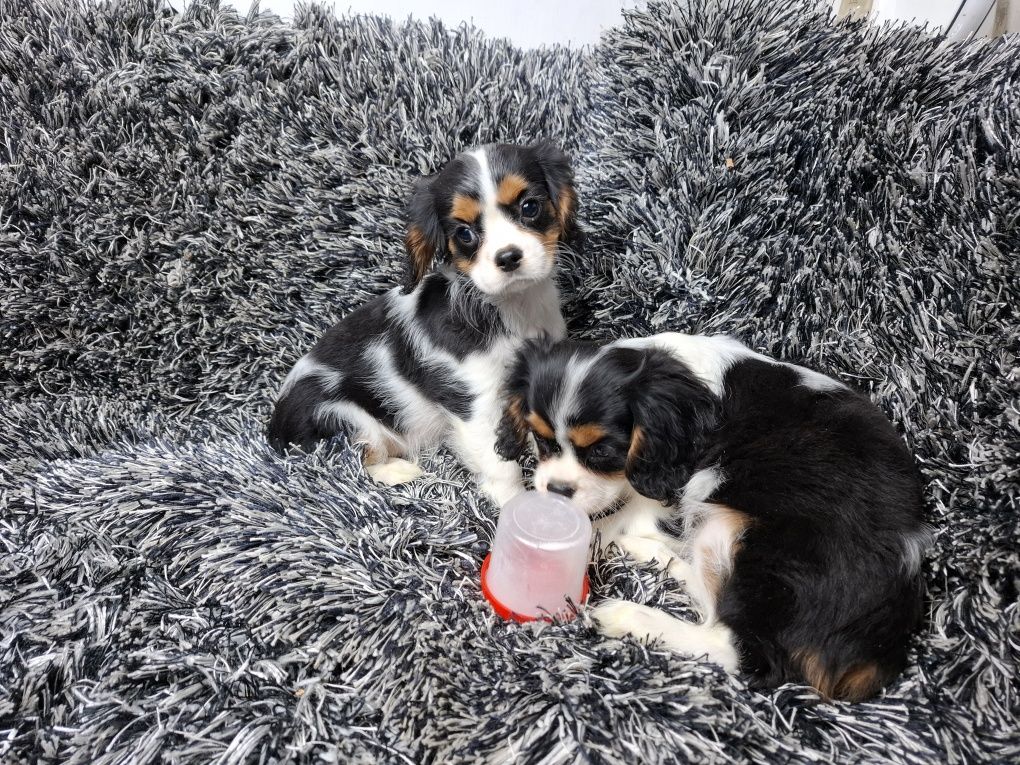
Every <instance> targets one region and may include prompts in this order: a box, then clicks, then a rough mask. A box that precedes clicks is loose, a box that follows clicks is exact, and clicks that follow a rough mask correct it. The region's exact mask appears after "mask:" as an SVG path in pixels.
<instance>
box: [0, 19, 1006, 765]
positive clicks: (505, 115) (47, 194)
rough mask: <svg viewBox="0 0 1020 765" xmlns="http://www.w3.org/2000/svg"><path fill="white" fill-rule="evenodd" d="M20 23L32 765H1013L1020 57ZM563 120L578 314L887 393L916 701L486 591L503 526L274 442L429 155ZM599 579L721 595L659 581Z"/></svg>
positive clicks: (387, 272)
mask: <svg viewBox="0 0 1020 765" xmlns="http://www.w3.org/2000/svg"><path fill="white" fill-rule="evenodd" d="M68 5H71V6H72V7H71V8H65V7H63V4H60V3H56V2H50V3H42V2H36V1H34V0H0V131H2V134H0V137H2V140H0V385H2V392H3V401H2V407H0V760H2V761H3V762H4V763H7V762H11V763H14V762H24V763H36V762H38V763H64V762H67V763H80V764H81V765H86V764H87V763H94V764H96V765H113V764H114V763H148V762H153V763H155V762H172V763H207V762H218V763H242V762H259V763H271V762H280V763H283V762H404V763H409V762H435V763H457V762H475V761H489V762H502V761H515V762H528V763H560V762H563V763H566V762H657V761H687V762H739V761H754V762H759V763H787V762H796V763H816V762H873V761H879V760H888V761H893V762H904V763H918V764H919V765H920V764H921V763H932V762H943V761H950V762H973V761H987V762H1007V761H1017V758H1020V732H1018V723H1017V720H1018V718H1020V687H1018V679H1017V678H1018V664H1020V661H1018V652H1020V636H1018V632H1020V630H1018V627H1020V607H1018V603H1017V593H1018V583H1020V557H1018V539H1020V456H1018V455H1020V423H1018V419H1020V400H1018V399H1020V373H1018V371H1017V366H1018V357H1020V329H1018V324H1020V318H1018V311H1020V275H1018V271H1020V268H1018V263H1017V260H1018V253H1020V40H1017V39H1015V38H1014V39H1012V40H1010V39H1005V38H1003V39H998V40H994V41H986V42H976V43H970V44H967V43H950V42H947V41H945V40H943V39H940V38H938V37H935V36H931V35H930V34H928V33H926V32H924V31H921V30H908V29H899V30H893V31H885V32H883V31H879V30H875V29H873V28H870V27H868V26H866V25H864V24H861V23H856V22H855V23H833V22H832V21H831V20H830V19H829V18H828V17H827V14H826V12H825V11H824V10H820V9H817V8H816V7H814V6H813V5H811V4H809V3H806V0H793V1H791V2H787V3H783V2H773V1H771V0H765V1H759V0H726V1H725V2H710V3H702V2H697V3H692V5H693V6H695V8H694V9H687V8H686V5H682V6H677V5H675V4H672V3H667V4H661V5H660V4H653V5H652V6H651V7H650V8H649V9H648V10H647V11H645V12H641V13H635V14H632V15H630V16H629V17H628V19H627V22H626V24H625V26H623V27H622V28H620V29H617V30H613V31H611V32H610V33H609V34H607V36H606V37H605V38H604V39H603V40H602V42H601V43H600V44H599V45H598V46H597V47H595V48H594V49H593V50H589V51H583V52H578V51H569V50H564V49H552V50H545V51H533V52H523V53H522V52H520V51H518V50H516V49H515V48H513V47H512V46H510V45H508V44H506V43H503V42H500V41H495V40H489V39H485V38H484V37H482V36H480V35H479V34H478V33H476V32H473V31H471V30H466V29H461V30H452V31H451V30H445V29H443V28H442V27H440V26H438V25H437V24H411V25H408V26H401V25H394V24H392V23H390V22H387V21H383V20H379V19H375V18H358V19H348V20H337V19H336V18H334V17H333V16H332V15H331V14H328V13H325V12H322V11H319V10H316V9H314V8H311V9H306V10H304V11H303V12H301V13H299V15H298V18H297V20H296V21H295V22H294V23H293V24H292V25H290V24H284V23H282V22H280V21H279V20H277V19H275V18H273V17H266V16H263V17H252V18H249V19H244V18H239V17H238V16H237V15H236V14H235V13H234V12H233V11H231V10H227V9H223V10H220V9H218V8H217V7H215V6H207V5H199V6H198V7H193V8H191V9H189V10H188V11H186V12H184V13H183V14H176V13H174V12H172V11H171V10H169V9H168V8H167V7H166V6H163V5H161V4H159V3H157V2H154V1H153V2H150V3H142V2H134V3H127V2H121V3H112V4H107V5H103V6H101V7H99V8H91V9H90V8H87V7H85V6H79V5H78V4H77V3H75V4H68ZM538 136H550V137H553V138H555V139H556V140H558V141H559V142H560V143H561V144H562V145H563V146H564V148H565V149H566V150H567V151H568V152H570V153H571V154H572V156H573V157H574V160H575V164H576V168H577V172H578V178H579V184H580V187H579V195H580V199H581V205H582V207H581V216H582V219H583V220H584V221H586V224H587V228H588V230H589V241H588V245H587V255H586V256H585V257H583V258H582V259H581V260H580V261H579V262H577V263H574V264H568V266H567V267H566V268H565V269H564V271H565V273H564V275H563V282H564V286H565V295H566V298H567V308H566V310H567V314H568V318H569V320H570V322H571V329H572V332H573V333H574V334H575V335H578V336H589V337H612V336H620V335H629V334H639V333H647V332H652V331H661V330H664V329H675V330H681V331H697V332H728V333H731V334H734V335H736V336H737V337H739V338H741V339H742V340H744V341H745V342H748V343H749V344H750V345H752V346H753V347H755V348H756V349H758V350H760V351H763V352H765V353H768V354H771V355H774V356H778V357H781V358H784V359H788V360H795V361H803V362H806V363H808V364H810V365H813V366H816V367H818V368H820V369H823V370H826V371H829V372H832V373H834V374H836V375H838V376H840V377H842V378H843V379H844V380H847V381H851V382H854V383H856V384H857V385H859V386H861V387H862V388H863V389H865V390H867V391H868V392H869V393H870V394H871V396H872V398H873V399H874V400H875V401H876V402H877V403H878V404H879V405H880V406H882V407H883V409H884V410H885V411H886V412H887V413H888V415H889V416H890V417H891V418H892V420H893V421H894V422H895V423H896V425H897V427H898V428H899V429H900V431H901V432H902V433H903V435H904V438H905V439H906V441H907V443H908V444H909V445H910V447H911V448H912V449H913V450H914V452H915V453H916V455H917V459H918V461H919V464H920V465H921V467H922V470H923V472H924V476H925V478H926V480H927V482H928V486H927V494H926V498H927V513H928V520H929V521H930V523H931V524H932V525H933V526H934V527H935V529H936V531H937V533H936V543H935V545H934V547H933V549H931V550H930V551H929V553H928V555H927V559H926V563H925V567H926V572H927V582H928V590H929V594H930V606H929V609H928V619H927V621H926V624H925V626H924V628H923V630H922V631H921V633H920V634H919V635H918V638H917V640H916V644H915V648H914V650H913V653H912V660H911V664H910V667H909V669H908V671H907V672H906V673H905V674H904V675H903V676H902V677H901V678H899V679H898V680H897V681H896V682H894V683H893V684H892V685H891V687H890V688H889V689H888V691H887V692H886V693H885V694H884V695H883V696H882V697H880V698H878V699H876V700H874V701H871V702H867V703H862V704H858V705H845V704H829V703H821V702H819V701H818V699H817V697H816V696H815V695H814V694H813V693H811V692H810V691H809V690H807V689H805V688H803V687H799V686H786V687H783V688H780V689H777V690H776V691H774V692H772V693H769V694H761V693H755V692H751V691H749V690H747V689H746V688H745V686H744V684H743V683H742V682H741V680H740V679H739V678H735V677H730V676H727V675H725V674H724V673H723V672H721V671H720V670H718V668H716V667H713V666H712V665H709V664H706V663H702V662H697V661H692V660H689V659H685V658H683V657H679V656H675V655H671V654H669V653H667V652H665V651H664V650H662V649H661V648H659V647H657V646H655V645H651V646H647V645H645V644H642V643H639V642H636V641H633V640H626V641H614V640H606V639H603V638H601V637H600V636H599V634H598V633H597V632H596V630H595V629H594V628H593V626H592V623H591V620H590V619H589V618H588V617H587V616H586V615H585V614H582V615H581V617H580V618H579V619H577V620H575V621H573V622H570V623H567V624H562V625H546V626H544V627H536V626H518V625H514V624H506V623H503V622H501V621H500V620H499V619H497V618H496V617H495V616H494V615H493V614H492V613H491V612H490V609H489V608H488V606H487V605H486V604H485V602H484V601H483V600H482V598H481V596H480V593H479V586H478V570H479V565H480V562H481V560H482V557H483V555H484V553H485V552H486V549H487V546H488V540H489V539H490V538H491V534H492V532H493V528H494V519H495V510H494V508H492V507H491V506H489V505H488V504H487V503H486V501H485V500H484V499H483V498H482V497H481V496H480V495H479V493H478V492H477V491H476V490H475V489H474V488H473V486H472V485H471V483H470V479H469V477H468V476H466V475H465V474H464V473H463V471H462V470H460V469H459V468H458V467H457V466H456V465H455V464H454V463H453V461H452V460H451V459H450V458H449V456H447V455H445V454H442V453H440V454H438V455H436V456H435V457H434V458H433V459H431V460H430V461H428V462H427V464H426V469H427V475H426V477H425V478H423V479H421V480H419V481H416V482H414V483H412V484H409V485H406V486H403V487H399V488H397V489H386V488H381V487H377V486H375V485H373V484H372V483H371V482H370V481H369V480H368V479H367V478H366V476H365V475H364V473H363V471H362V470H361V468H360V465H359V463H358V460H357V459H356V457H355V456H354V454H353V452H352V451H351V450H350V449H349V448H347V446H346V445H345V444H344V443H342V441H341V442H338V443H336V444H334V445H333V447H332V448H327V449H322V450H320V451H318V452H317V453H316V454H314V455H312V456H310V457H307V458H290V459H286V460H284V459H281V458H279V457H277V456H276V455H275V454H274V453H272V452H271V450H270V449H269V448H268V446H267V444H266V441H265V438H264V436H263V426H264V423H265V421H266V419H267V417H268V413H269V410H270V406H271V400H272V397H273V395H274V393H275V390H276V389H277V387H278V385H279V383H280V381H281V379H282V377H283V376H284V374H285V373H286V371H287V369H288V368H289V366H290V365H291V364H293V362H294V361H295V360H296V359H297V358H298V357H299V356H300V355H301V354H302V353H303V352H304V351H306V350H307V349H308V348H309V347H310V345H311V344H312V343H313V341H314V340H315V339H316V337H317V336H318V334H319V333H320V332H321V331H322V330H323V329H324V328H326V327H327V326H329V325H330V324H331V323H333V322H334V321H335V320H336V319H338V318H339V317H340V316H342V315H344V314H345V313H347V312H348V311H350V310H351V309H352V308H354V307H355V306H357V305H359V304H361V303H362V302H364V301H365V300H366V299H368V298H369V296H371V295H374V294H377V293H379V292H380V291H382V290H384V289H385V288H387V287H388V286H390V285H392V284H393V283H395V282H396V281H397V279H398V278H399V275H400V273H401V271H402V268H403V260H402V247H401V233H402V232H401V210H402V205H403V200H404V199H405V197H406V194H407V192H408V189H409V187H410V180H411V178H412V177H413V176H415V175H419V174H421V173H424V172H430V171H432V170H434V169H436V168H438V167H439V166H440V165H441V164H442V163H443V162H444V161H445V160H447V159H448V158H449V157H451V156H452V155H453V154H454V153H455V152H456V151H458V150H460V149H462V148H464V147H467V146H470V145H473V144H477V143H481V142H486V141H494V140H501V141H528V140H532V139H534V138H536V137H538ZM592 584H593V593H594V597H595V598H602V597H605V596H616V597H627V598H631V599H635V600H639V601H642V602H647V603H651V604H656V605H660V606H662V607H664V608H666V609H668V610H671V611H672V612H674V613H676V614H679V615H684V614H689V611H688V610H687V601H686V600H685V597H684V594H683V590H682V587H681V586H679V585H678V584H677V583H675V582H671V581H668V580H666V579H664V578H663V577H661V576H658V575H656V574H655V573H654V572H653V571H652V570H651V569H649V568H647V567H642V566H638V565H635V564H633V563H632V562H629V561H626V560H621V559H618V558H616V559H612V560H609V561H600V562H598V563H596V564H595V565H594V566H593V569H592Z"/></svg>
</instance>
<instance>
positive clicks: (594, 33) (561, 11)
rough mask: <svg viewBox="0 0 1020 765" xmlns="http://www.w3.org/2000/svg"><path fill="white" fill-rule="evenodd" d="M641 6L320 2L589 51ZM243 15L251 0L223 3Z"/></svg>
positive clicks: (274, 5)
mask: <svg viewBox="0 0 1020 765" xmlns="http://www.w3.org/2000/svg"><path fill="white" fill-rule="evenodd" d="M640 2H641V0H544V1H543V0H509V1H507V0H504V1H503V2H498V3H493V2H477V0H474V2H472V0H431V1H430V0H324V2H323V4H325V5H330V4H332V5H333V6H334V7H335V8H336V11H337V14H338V15H339V14H341V13H343V12H345V11H351V12H353V13H379V14H384V15H386V16H391V17H393V18H395V19H401V20H402V19H405V18H407V17H408V16H414V17H416V18H421V19H427V18H429V17H431V16H438V17H439V18H440V19H442V20H443V21H444V22H445V23H446V24H447V25H449V26H456V25H458V24H460V23H461V22H464V21H469V22H472V23H473V24H474V25H475V26H476V27H479V28H480V29H482V30H484V31H485V32H486V34H488V35H490V36H492V37H508V38H510V39H511V40H513V42H514V43H515V44H517V45H518V46H520V47H524V48H533V47H538V46H540V45H550V44H552V43H568V44H571V45H575V46H581V45H588V44H592V43H595V42H596V41H597V40H598V37H599V34H600V33H601V31H602V30H603V29H605V28H606V27H610V26H613V25H615V24H618V23H619V22H620V20H621V18H622V17H621V9H622V8H634V7H636V6H638V5H639V4H640ZM227 4H229V5H233V6H234V7H235V8H237V9H238V10H240V11H243V12H245V13H246V12H247V11H248V9H249V8H250V7H251V5H252V0H227ZM294 4H295V3H294V0H260V2H259V8H260V9H261V10H263V11H272V12H273V13H275V14H277V15H278V16H281V17H283V18H292V17H293V15H294Z"/></svg>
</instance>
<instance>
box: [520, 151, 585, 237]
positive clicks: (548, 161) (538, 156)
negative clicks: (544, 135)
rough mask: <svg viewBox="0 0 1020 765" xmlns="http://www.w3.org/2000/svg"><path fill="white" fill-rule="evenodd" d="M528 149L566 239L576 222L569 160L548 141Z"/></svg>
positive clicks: (575, 207)
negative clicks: (543, 179) (536, 165)
mask: <svg viewBox="0 0 1020 765" xmlns="http://www.w3.org/2000/svg"><path fill="white" fill-rule="evenodd" d="M528 148H529V149H530V150H531V153H532V155H533V156H534V157H535V160H536V161H537V162H538V164H539V166H540V167H541V168H542V172H543V174H544V175H545V183H546V186H548V187H549V198H550V199H551V200H552V203H553V206H554V207H555V208H556V217H557V219H558V220H559V223H560V228H561V229H563V238H564V239H568V238H570V237H572V236H573V235H574V233H575V229H576V221H577V194H576V193H575V192H574V171H573V170H572V169H571V167H570V160H569V159H568V158H567V155H566V154H564V153H563V152H562V151H560V149H559V148H558V147H557V146H556V145H555V144H554V143H553V142H552V141H549V140H541V141H538V142H537V143H533V144H531V146H529V147H528Z"/></svg>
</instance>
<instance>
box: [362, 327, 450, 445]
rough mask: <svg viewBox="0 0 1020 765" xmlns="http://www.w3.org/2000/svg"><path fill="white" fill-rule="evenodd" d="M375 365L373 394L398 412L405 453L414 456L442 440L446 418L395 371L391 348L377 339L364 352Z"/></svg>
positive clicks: (447, 423) (447, 428)
mask: <svg viewBox="0 0 1020 765" xmlns="http://www.w3.org/2000/svg"><path fill="white" fill-rule="evenodd" d="M366 355H367V356H368V357H369V359H370V360H371V363H372V365H373V366H374V367H375V368H376V374H377V381H376V393H377V394H378V395H379V396H380V397H381V398H382V399H383V400H384V402H385V403H386V404H387V406H388V407H389V408H390V409H391V410H392V411H394V412H397V418H396V419H397V427H398V428H399V430H400V431H401V432H402V433H404V434H405V437H404V441H405V445H406V452H405V454H406V456H408V457H411V458H412V459H417V458H418V456H419V455H420V454H421V453H422V452H423V451H428V450H431V449H433V448H435V447H436V446H438V445H439V444H440V443H442V442H443V440H445V437H446V435H447V433H448V432H449V418H448V417H447V415H446V413H445V412H444V410H443V409H441V408H440V407H438V406H436V405H435V404H434V403H433V402H431V401H429V400H428V399H427V398H425V397H424V396H423V395H422V394H421V393H420V392H419V391H418V389H417V388H415V387H414V386H413V385H412V384H411V383H409V382H408V381H407V380H405V379H404V378H403V376H402V375H400V374H399V373H398V372H397V369H396V365H395V364H394V363H393V356H392V351H391V350H390V348H389V347H387V346H386V344H385V343H382V342H379V343H376V344H375V345H373V346H372V347H370V348H369V349H368V351H366Z"/></svg>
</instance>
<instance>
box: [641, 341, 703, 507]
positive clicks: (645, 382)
mask: <svg viewBox="0 0 1020 765" xmlns="http://www.w3.org/2000/svg"><path fill="white" fill-rule="evenodd" d="M630 353H634V352H633V351H631V352H630ZM637 353H638V354H640V358H638V359H634V358H631V359H629V360H627V361H625V363H630V364H633V365H634V372H633V376H632V378H631V380H630V382H629V385H628V388H629V389H630V390H631V391H633V392H632V394H631V415H632V416H633V419H634V428H633V430H632V432H631V440H630V451H629V452H628V453H627V464H626V467H625V473H626V476H627V480H628V481H629V482H630V485H631V486H633V487H634V490H635V491H637V492H638V494H641V495H643V496H645V497H649V498H651V499H656V500H658V501H660V502H663V503H666V504H674V503H676V502H678V501H679V499H680V496H681V494H682V492H683V488H684V486H685V485H686V484H687V481H688V480H690V477H691V473H692V472H693V471H694V468H695V466H696V462H697V459H698V456H699V455H700V454H701V453H702V449H703V447H704V444H705V441H706V439H707V437H708V435H709V433H710V432H711V430H712V429H713V428H714V427H715V422H716V418H717V415H718V406H719V403H718V400H717V399H716V397H715V396H714V395H713V394H712V392H711V391H710V390H709V389H708V388H707V387H706V386H705V385H704V384H703V383H702V382H701V381H700V380H698V378H697V377H696V376H695V375H694V373H693V372H691V370H690V369H688V368H687V367H686V366H685V365H684V364H682V363H681V362H679V361H678V360H676V359H675V358H673V357H672V356H670V355H669V354H668V353H666V352H665V351H660V350H657V349H652V350H644V351H637Z"/></svg>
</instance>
